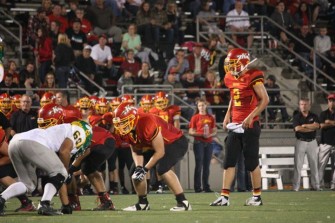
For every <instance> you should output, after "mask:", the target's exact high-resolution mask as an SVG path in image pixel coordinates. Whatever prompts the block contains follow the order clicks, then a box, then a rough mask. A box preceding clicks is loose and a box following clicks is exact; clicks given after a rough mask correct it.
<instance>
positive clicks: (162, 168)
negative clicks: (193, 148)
mask: <svg viewBox="0 0 335 223" xmlns="http://www.w3.org/2000/svg"><path fill="white" fill-rule="evenodd" d="M187 149H188V141H187V138H186V137H185V136H182V137H181V138H179V139H177V140H176V141H175V142H173V143H171V144H169V145H165V154H164V156H163V157H162V158H161V159H160V160H159V161H158V162H157V165H156V169H157V173H158V175H163V174H164V173H166V172H168V171H169V170H170V169H171V168H172V167H173V166H174V165H176V163H177V162H178V161H179V160H181V159H182V158H183V157H184V155H185V153H186V152H187Z"/></svg>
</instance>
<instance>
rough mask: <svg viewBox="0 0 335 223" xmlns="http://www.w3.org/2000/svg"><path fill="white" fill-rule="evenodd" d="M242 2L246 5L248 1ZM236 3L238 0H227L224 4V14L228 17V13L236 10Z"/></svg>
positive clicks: (243, 0) (242, 0)
mask: <svg viewBox="0 0 335 223" xmlns="http://www.w3.org/2000/svg"><path fill="white" fill-rule="evenodd" d="M240 2H242V4H245V3H246V2H247V1H246V0H241V1H240ZM235 3H236V0H225V1H224V2H223V5H222V6H223V8H222V12H223V14H224V15H227V14H228V12H229V11H230V10H232V9H234V4H235Z"/></svg>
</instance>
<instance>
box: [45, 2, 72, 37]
mask: <svg viewBox="0 0 335 223" xmlns="http://www.w3.org/2000/svg"><path fill="white" fill-rule="evenodd" d="M61 13H62V6H61V5H60V4H57V3H56V4H53V6H52V14H51V15H48V18H49V22H50V23H51V22H53V21H58V22H59V24H60V27H59V32H60V33H65V31H66V29H67V28H68V27H69V23H68V21H67V18H64V17H63V16H62V14H61Z"/></svg>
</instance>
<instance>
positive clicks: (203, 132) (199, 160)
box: [189, 99, 217, 193]
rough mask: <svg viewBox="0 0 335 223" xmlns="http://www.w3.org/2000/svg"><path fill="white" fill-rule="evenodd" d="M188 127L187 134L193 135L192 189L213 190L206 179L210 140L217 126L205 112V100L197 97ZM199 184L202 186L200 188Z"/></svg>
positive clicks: (196, 190)
mask: <svg viewBox="0 0 335 223" xmlns="http://www.w3.org/2000/svg"><path fill="white" fill-rule="evenodd" d="M189 127H190V128H189V135H190V136H193V137H194V144H193V151H194V157H195V168H194V191H195V192H196V193H200V192H202V191H205V192H213V191H212V190H211V188H210V185H209V183H208V179H209V166H210V164H211V159H212V153H213V146H212V145H213V144H212V141H213V136H215V135H216V132H217V128H216V123H215V119H214V117H213V116H212V115H210V114H208V112H207V104H206V100H204V99H199V101H198V102H197V108H196V112H195V114H194V115H193V116H192V118H191V121H190V124H189ZM201 173H202V174H201ZM201 179H202V180H201ZM201 181H202V182H201ZM201 184H202V186H203V188H201Z"/></svg>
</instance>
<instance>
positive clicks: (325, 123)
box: [319, 94, 335, 190]
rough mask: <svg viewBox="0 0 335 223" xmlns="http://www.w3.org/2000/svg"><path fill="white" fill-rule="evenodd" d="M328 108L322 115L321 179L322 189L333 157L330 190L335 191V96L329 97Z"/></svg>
mask: <svg viewBox="0 0 335 223" xmlns="http://www.w3.org/2000/svg"><path fill="white" fill-rule="evenodd" d="M327 99H328V108H327V110H324V111H322V112H321V114H320V128H321V143H320V147H319V148H320V150H319V179H320V187H321V188H322V187H324V179H323V177H324V171H325V168H326V165H327V163H328V161H329V157H331V163H332V177H331V185H330V189H331V190H335V172H334V168H335V166H334V164H335V138H334V135H335V94H330V95H328V97H327Z"/></svg>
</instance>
